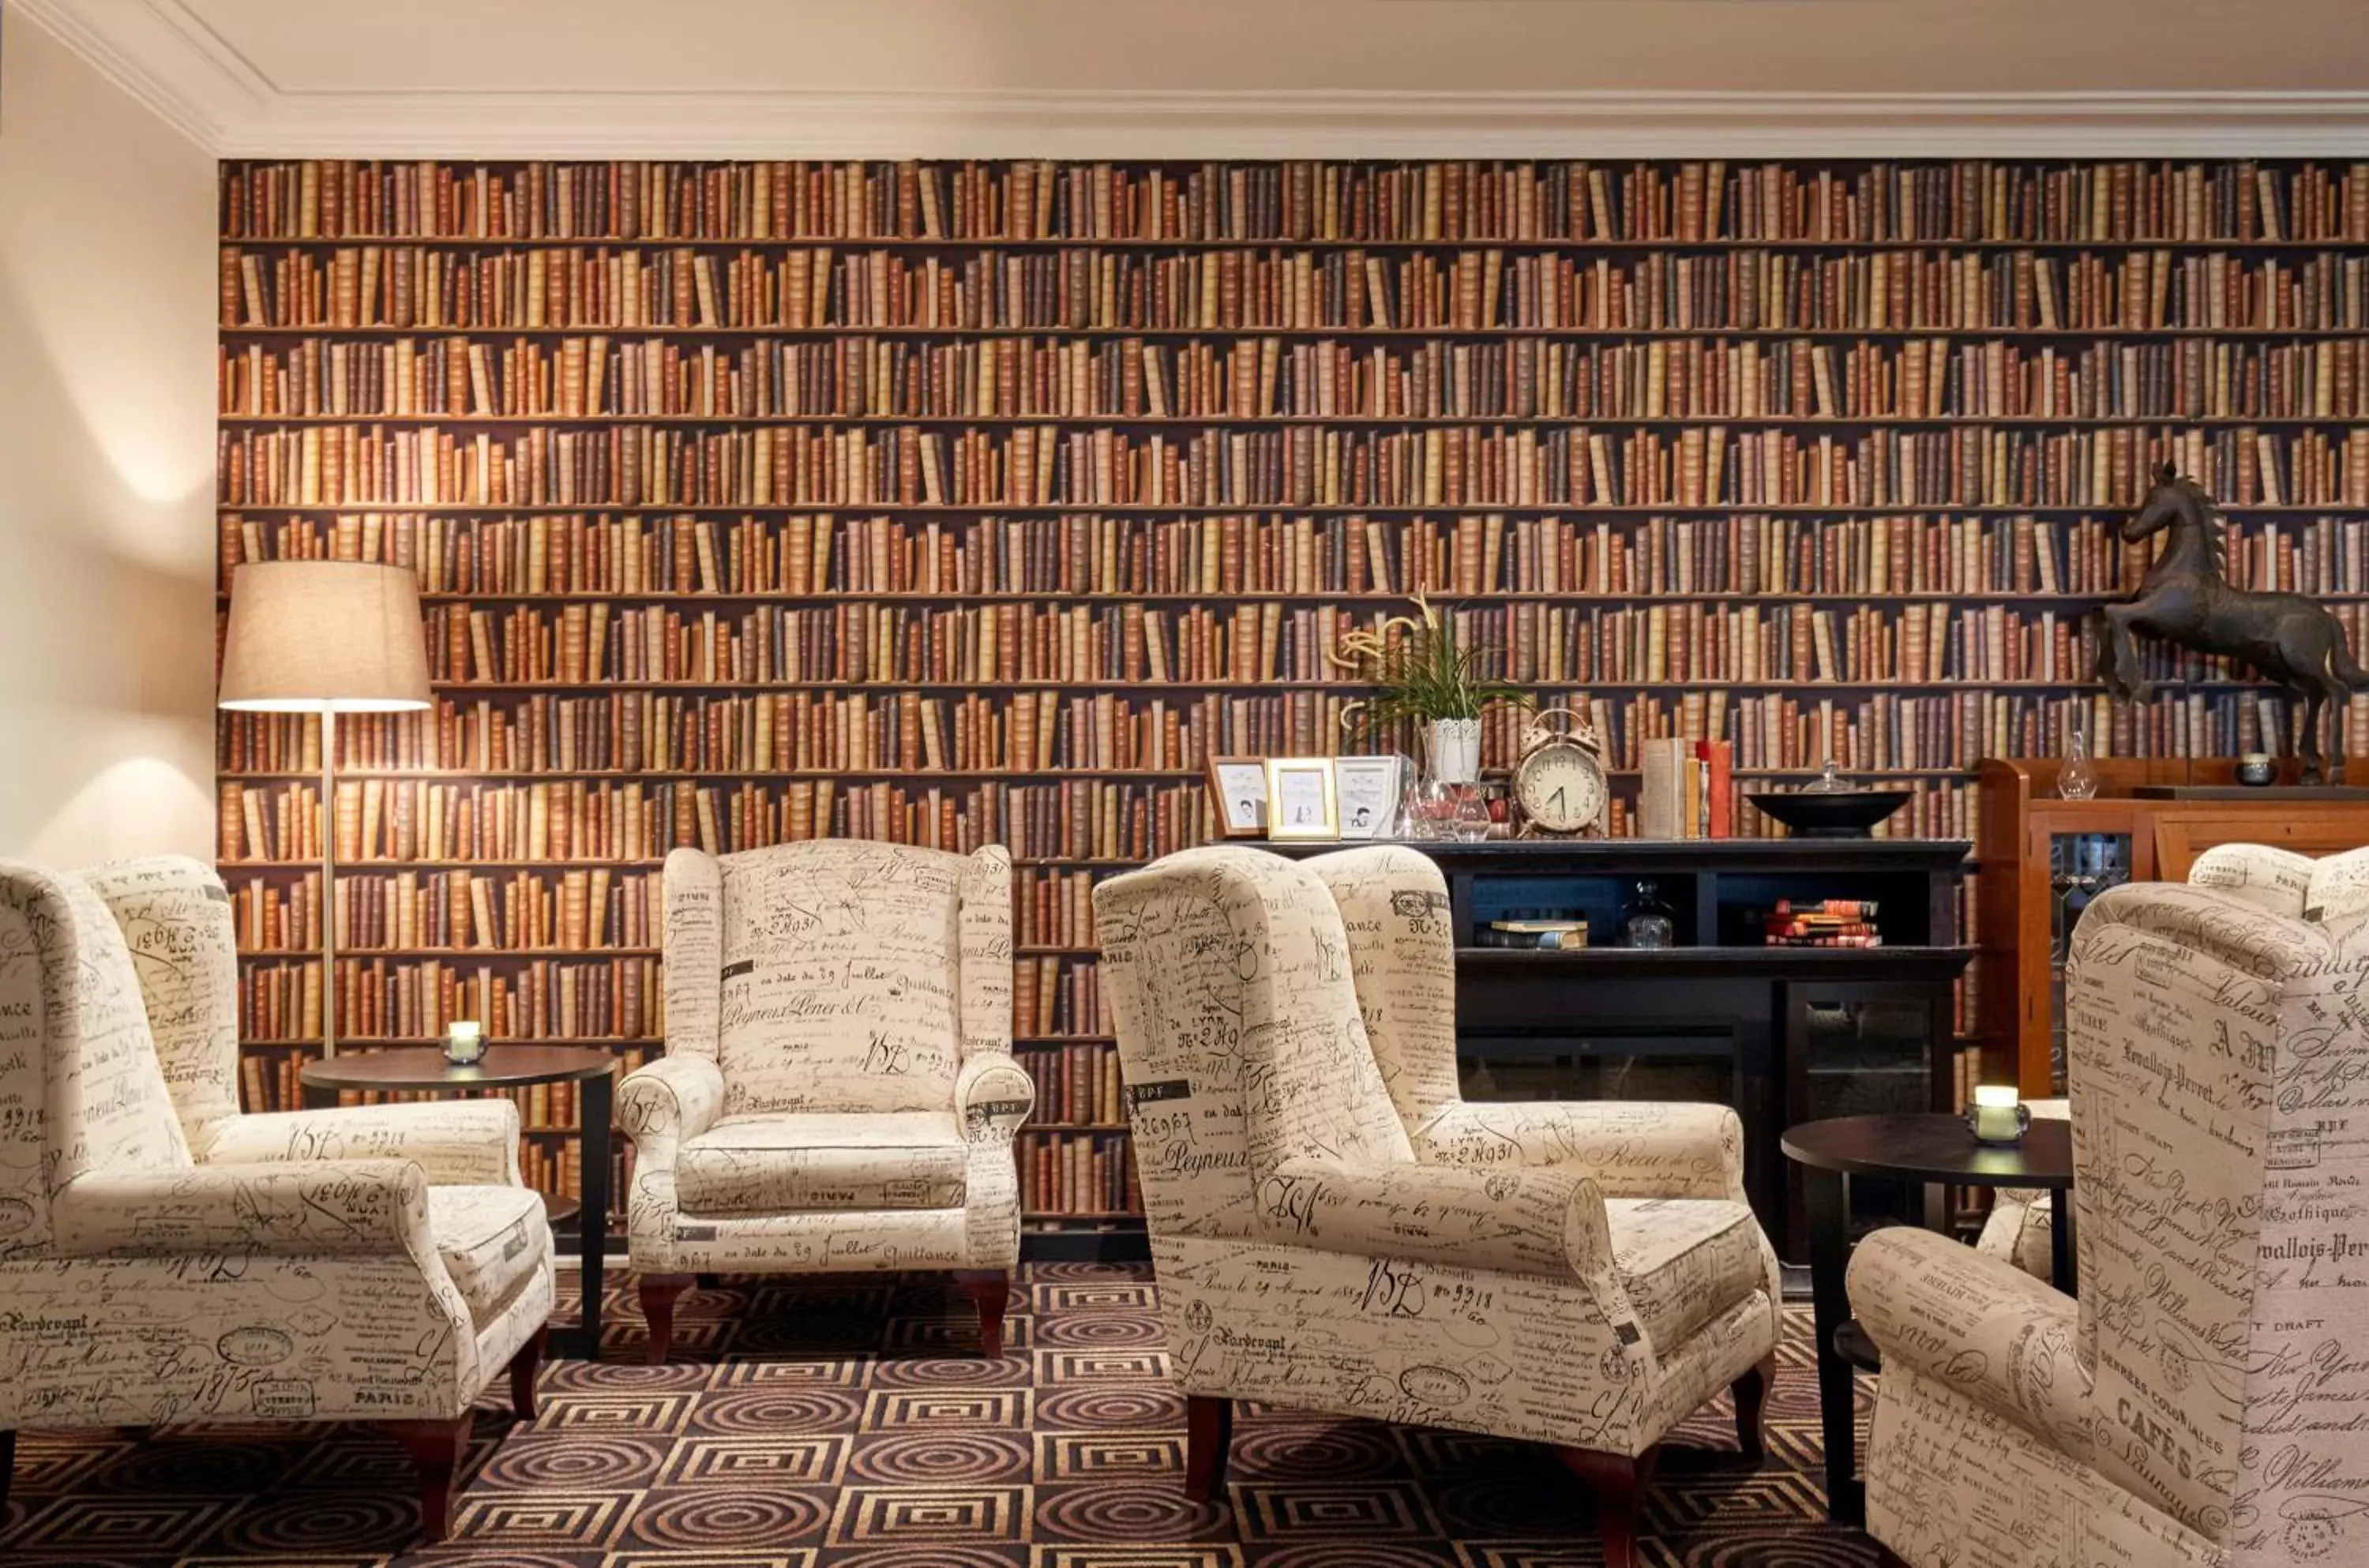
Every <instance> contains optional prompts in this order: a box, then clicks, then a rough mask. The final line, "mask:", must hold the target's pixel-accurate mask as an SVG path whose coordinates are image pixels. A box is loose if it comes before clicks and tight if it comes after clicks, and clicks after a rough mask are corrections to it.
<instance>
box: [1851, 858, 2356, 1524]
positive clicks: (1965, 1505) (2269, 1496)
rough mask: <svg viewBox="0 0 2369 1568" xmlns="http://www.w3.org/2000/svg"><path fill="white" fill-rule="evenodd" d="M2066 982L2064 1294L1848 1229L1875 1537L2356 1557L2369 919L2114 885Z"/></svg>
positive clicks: (1936, 1247) (1989, 1265) (1906, 1240)
mask: <svg viewBox="0 0 2369 1568" xmlns="http://www.w3.org/2000/svg"><path fill="white" fill-rule="evenodd" d="M2066 991H2067V995H2066V1024H2067V1049H2068V1060H2067V1068H2068V1078H2069V1086H2070V1088H2071V1091H2072V1093H2071V1100H2072V1107H2071V1108H2072V1123H2073V1152H2074V1167H2075V1171H2076V1182H2075V1185H2074V1189H2073V1200H2074V1202H2075V1204H2076V1205H2077V1217H2078V1224H2077V1229H2076V1237H2075V1244H2076V1246H2077V1249H2078V1253H2079V1269H2080V1288H2081V1295H2080V1299H2079V1300H2078V1301H2075V1300H2073V1299H2070V1298H2068V1297H2066V1296H2063V1295H2060V1294H2059V1293H2057V1292H2056V1291H2055V1290H2054V1289H2052V1288H2049V1287H2048V1286H2046V1285H2044V1284H2043V1283H2041V1282H2040V1281H2039V1280H2037V1279H2034V1278H2032V1277H2031V1276H2029V1275H2028V1274H2026V1273H2024V1272H2022V1271H2021V1270H2019V1269H2017V1268H2015V1267H2014V1266H2012V1265H2010V1264H2009V1263H2008V1262H2007V1261H2005V1260H2003V1259H2000V1258H1997V1257H1993V1256H1989V1255H1986V1254H1985V1253H1980V1252H1977V1251H1975V1250H1974V1249H1972V1248H1966V1247H1961V1246H1958V1245H1956V1244H1955V1243H1953V1242H1949V1241H1947V1240H1944V1239H1943V1238H1941V1237H1939V1236H1935V1235H1931V1234H1928V1233H1926V1232H1924V1231H1920V1230H1905V1229H1903V1230H1881V1231H1878V1232H1876V1233H1875V1234H1874V1235H1872V1236H1871V1237H1869V1238H1868V1239H1867V1240H1865V1241H1864V1242H1861V1243H1860V1246H1859V1248H1858V1251H1857V1252H1856V1253H1855V1254H1854V1256H1853V1257H1852V1260H1851V1265H1850V1273H1849V1288H1850V1299H1851V1306H1852V1309H1853V1310H1854V1311H1855V1312H1856V1314H1857V1315H1858V1318H1859V1321H1860V1323H1861V1324H1862V1325H1863V1326H1864V1327H1865V1329H1866V1330H1867V1332H1868V1333H1869V1334H1870V1336H1871V1338H1872V1339H1873V1341H1874V1343H1875V1345H1877V1347H1878V1348H1879V1349H1880V1350H1881V1351H1882V1353H1883V1373H1882V1376H1881V1379H1880V1380H1879V1383H1878V1388H1877V1400H1876V1413H1875V1421H1874V1426H1873V1430H1872V1433H1871V1441H1870V1445H1869V1450H1868V1456H1867V1471H1866V1474H1867V1516H1868V1528H1869V1529H1870V1531H1871V1533H1872V1534H1873V1535H1874V1536H1875V1537H1876V1539H1878V1540H1880V1541H1882V1542H1883V1544H1884V1545H1885V1546H1886V1547H1887V1548H1888V1549H1889V1550H1890V1551H1892V1552H1894V1554H1896V1556H1897V1557H1898V1558H1899V1559H1901V1560H1903V1561H1905V1562H1908V1563H1909V1564H1911V1565H1912V1568H1950V1565H1955V1564H1963V1563H1969V1562H2019V1563H2020V1562H2034V1563H2037V1562H2048V1563H2051V1564H2056V1563H2062V1564H2065V1565H2066V1568H2103V1565H2108V1564H2112V1565H2115V1568H2121V1565H2123V1564H2132V1565H2137V1564H2148V1565H2154V1564H2159V1563H2160V1564H2182V1563H2191V1564H2205V1563H2210V1564H2213V1565H2215V1568H2251V1565H2254V1564H2264V1565H2271V1564H2276V1565H2280V1568H2289V1565H2295V1564H2302V1563H2306V1562H2323V1563H2338V1562H2362V1561H2363V1560H2364V1559H2369V1503H2364V1501H2363V1499H2364V1498H2369V1436H2364V1434H2363V1432H2362V1430H2361V1422H2360V1419H2359V1413H2360V1411H2361V1410H2363V1408H2364V1407H2369V1356H2364V1354H2363V1348H2362V1339H2363V1326H2364V1323H2369V1266H2364V1265H2363V1256H2364V1243H2363V1241H2362V1240H2361V1238H2363V1237H2364V1236H2369V1082H2364V1078H2363V1071H2362V1063H2363V1058H2364V1048H2365V1047H2369V1038H2365V1037H2364V1033H2363V1004H2364V1001H2369V921H2363V919H2362V918H2361V917H2359V916H2357V915H2356V916H2351V917H2347V918H2345V919H2344V920H2341V921H2337V922H2333V923H2327V924H2322V923H2315V922H2309V921H2302V920H2297V919H2293V918H2290V917H2288V916H2286V915H2283V914H2280V913H2277V912H2274V911H2272V910H2269V909H2266V908H2264V907H2262V905H2261V904H2260V902H2259V901H2253V900H2249V899H2246V898H2241V897H2238V896H2237V895H2235V894H2232V893H2229V892H2226V891H2222V890H2216V889H2211V888H2205V887H2179V886H2168V885H2162V884H2136V885H2133V886H2130V887H2118V888H2115V889H2113V890H2112V891H2111V892H2108V893H2106V894H2105V895H2103V896H2102V897H2100V898H2099V899H2098V900H2097V901H2096V902H2095V903H2093V904H2091V905H2090V906H2089V910H2088V911H2087V912H2086V913H2085V914H2084V915H2083V916H2082V919H2081V923H2080V925H2079V927H2078V928H2077V930H2076V932H2075V934H2074V940H2073V953H2072V963H2071V968H2070V974H2069V977H2068V979H2067V985H2066Z"/></svg>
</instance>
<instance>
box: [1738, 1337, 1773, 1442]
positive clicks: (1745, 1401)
mask: <svg viewBox="0 0 2369 1568" xmlns="http://www.w3.org/2000/svg"><path fill="white" fill-rule="evenodd" d="M1776 1386H1777V1357H1776V1356H1773V1355H1772V1356H1769V1357H1768V1360H1766V1361H1763V1362H1762V1363H1761V1364H1760V1365H1759V1366H1757V1367H1755V1368H1752V1370H1751V1371H1749V1372H1746V1373H1745V1374H1744V1376H1742V1377H1741V1378H1738V1379H1735V1384H1734V1394H1735V1446H1736V1447H1737V1448H1741V1449H1743V1450H1744V1457H1745V1459H1749V1460H1751V1461H1752V1462H1753V1463H1754V1464H1758V1463H1759V1462H1760V1461H1761V1460H1762V1459H1767V1458H1768V1428H1767V1425H1766V1421H1765V1417H1766V1414H1767V1412H1768V1391H1769V1390H1770V1389H1772V1388H1775V1387H1776Z"/></svg>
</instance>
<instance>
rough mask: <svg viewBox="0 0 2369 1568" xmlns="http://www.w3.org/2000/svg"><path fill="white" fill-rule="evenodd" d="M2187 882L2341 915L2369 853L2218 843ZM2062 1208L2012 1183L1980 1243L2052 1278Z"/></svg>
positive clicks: (2045, 1106)
mask: <svg viewBox="0 0 2369 1568" xmlns="http://www.w3.org/2000/svg"><path fill="white" fill-rule="evenodd" d="M2188 885H2189V886H2190V887H2213V888H2217V889H2219V890H2220V891H2221V892H2224V893H2226V894H2228V895H2229V896H2230V897H2232V898H2238V899H2241V900H2243V901H2244V902H2246V903H2248V904H2251V905H2253V906H2254V907H2256V908H2257V909H2261V910H2268V911H2270V912H2271V913H2272V914H2274V915H2279V916H2281V917H2283V918H2284V919H2287V920H2314V921H2318V920H2341V919H2343V918H2345V917H2347V916H2349V915H2354V914H2359V913H2361V912H2363V910H2369V855H2363V854H2362V853H2358V852H2355V853H2348V854H2342V855H2331V856H2329V857H2326V858H2324V859H2320V858H2315V857H2313V856H2311V855H2307V854H2297V853H2295V851H2293V850H2290V849H2282V848H2280V847H2279V846H2278V845H2276V844H2216V845H2215V846H2214V847H2213V848H2211V849H2208V850H2206V851H2205V852H2204V853H2202V854H2200V855H2198V856H2197V857H2196V859H2195V861H2194V863H2193V864H2191V865H2190V866H2189V868H2188ZM2030 1104H2031V1114H2032V1116H2034V1117H2035V1118H2037V1119H2039V1120H2043V1121H2060V1122H2061V1121H2063V1120H2065V1119H2066V1117H2067V1116H2070V1115H2071V1114H2072V1107H2071V1103H2070V1102H2069V1101H2067V1100H2066V1099H2064V1098H2063V1097H2061V1096H2060V1097H2058V1098H2055V1099H2050V1100H2033V1101H2031V1103H2030ZM2054 1215H2055V1209H2054V1207H2053V1205H2052V1204H2051V1202H2050V1197H2049V1195H2048V1194H2047V1193H2045V1192H2043V1191H2041V1190H2039V1189H2038V1188H2026V1187H2006V1188H2002V1189H2001V1190H2000V1191H1999V1192H1998V1193H1997V1195H1996V1196H1994V1198H1993V1200H1992V1203H1991V1211H1990V1214H1989V1216H1988V1217H1987V1218H1986V1219H1985V1220H1984V1222H1983V1230H1982V1235H1981V1237H1980V1239H1979V1240H1977V1241H1976V1242H1975V1243H1974V1244H1975V1245H1976V1246H1977V1247H1979V1248H1981V1249H1982V1250H1983V1251H1984V1252H1986V1253H1991V1254H1992V1255H1993V1256H1995V1257H2003V1258H2006V1259H2007V1260H2008V1261H2009V1262H2010V1263H2012V1264H2014V1265H2016V1266H2017V1267H2018V1268H2020V1269H2021V1270H2023V1271H2024V1272H2025V1273H2026V1274H2029V1275H2031V1276H2033V1277H2035V1278H2039V1279H2046V1278H2048V1277H2049V1275H2050V1272H2051V1267H2050V1265H2051V1261H2052V1259H2053V1258H2054V1255H2055V1254H2054V1231H2055V1228H2056V1226H2055V1219H2054Z"/></svg>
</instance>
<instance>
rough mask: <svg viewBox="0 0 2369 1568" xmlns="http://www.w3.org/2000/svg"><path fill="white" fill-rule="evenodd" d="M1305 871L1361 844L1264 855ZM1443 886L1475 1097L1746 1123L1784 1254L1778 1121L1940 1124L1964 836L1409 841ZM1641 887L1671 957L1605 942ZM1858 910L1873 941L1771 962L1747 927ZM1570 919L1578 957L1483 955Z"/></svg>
mask: <svg viewBox="0 0 2369 1568" xmlns="http://www.w3.org/2000/svg"><path fill="white" fill-rule="evenodd" d="M1263 847H1265V848H1266V849H1269V850H1271V851H1273V852H1274V853H1277V854H1284V855H1289V856H1291V857H1293V858H1295V859H1305V858H1308V857H1310V856H1311V855H1317V854H1323V853H1331V852H1333V851H1335V850H1339V849H1343V848H1347V847H1353V846H1346V845H1341V844H1267V845H1265V846H1263ZM1409 847H1410V848H1413V849H1415V850H1418V851H1420V852H1422V853H1425V854H1427V855H1429V856H1430V857H1431V858H1432V859H1433V860H1434V861H1436V862H1437V863H1438V865H1439V868H1440V870H1441V871H1442V872H1443V873H1444V874H1445V875H1446V876H1447V878H1448V895H1449V898H1450V900H1451V903H1452V916H1453V919H1454V921H1455V927H1456V930H1457V932H1458V946H1457V965H1456V980H1457V1002H1456V1014H1457V1034H1458V1049H1459V1058H1460V1060H1461V1067H1462V1076H1463V1080H1464V1087H1465V1093H1466V1095H1467V1097H1469V1098H1472V1099H1546V1098H1571V1099H1631V1100H1659V1099H1677V1100H1712V1101H1717V1102H1719V1103H1722V1104H1730V1105H1733V1106H1734V1107H1735V1109H1736V1111H1737V1112H1738V1114H1740V1115H1741V1116H1743V1118H1744V1129H1745V1182H1746V1185H1747V1186H1748V1187H1749V1188H1750V1190H1751V1193H1752V1197H1753V1204H1754V1207H1755V1208H1756V1209H1757V1210H1758V1212H1759V1214H1760V1217H1761V1220H1762V1223H1763V1224H1765V1225H1766V1226H1767V1227H1768V1231H1769V1234H1770V1235H1771V1236H1775V1237H1780V1238H1781V1241H1780V1248H1781V1250H1782V1251H1783V1252H1784V1253H1785V1255H1786V1256H1787V1257H1788V1258H1791V1259H1794V1260H1796V1261H1798V1260H1800V1259H1801V1258H1802V1257H1803V1256H1805V1255H1806V1251H1807V1242H1806V1238H1805V1236H1804V1234H1803V1230H1802V1218H1801V1204H1800V1198H1799V1195H1798V1193H1797V1192H1795V1191H1793V1190H1792V1186H1793V1183H1792V1180H1791V1172H1789V1170H1788V1168H1787V1167H1786V1165H1785V1162H1784V1161H1783V1158H1782V1156H1781V1155H1780V1152H1779V1150H1778V1146H1777V1140H1778V1138H1779V1135H1780V1133H1781V1132H1782V1131H1783V1130H1784V1128H1785V1127H1788V1126H1790V1125H1791V1124H1792V1123H1795V1122H1799V1121H1805V1120H1810V1119H1814V1118H1816V1117H1820V1116H1845V1115H1850V1114H1854V1113H1857V1112H1862V1111H1883V1110H1910V1111H1921V1110H1948V1109H1951V1108H1953V1107H1952V1105H1951V1099H1952V1097H1953V1095H1954V1093H1955V1086H1954V1083H1953V1080H1952V1074H1951V1067H1952V1062H1953V1057H1954V1052H1955V1049H1956V1042H1955V1027H1954V1000H1953V988H1954V984H1955V982H1956V980H1957V979H1958V977H1959V975H1960V973H1961V971H1963V969H1964V967H1965V966H1966V964H1967V961H1968V960H1969V958H1970V957H1971V956H1972V955H1973V950H1972V949H1971V948H1970V947H1967V946H1965V945H1963V944H1962V943H1961V941H1960V934H1959V932H1958V921H1957V910H1958V884H1959V881H1960V879H1961V878H1962V877H1963V876H1964V875H1965V874H1966V871H1967V869H1968V867H1967V862H1966V852H1967V848H1968V845H1967V844H1966V843H1965V842H1964V841H1962V840H1903V839H1864V840H1823V841H1821V840H1806V839H1724V840H1721V839H1712V840H1684V841H1652V840H1636V839H1617V840H1580V841H1488V842H1482V843H1476V844H1448V843H1418V844H1413V845H1410V846H1409ZM1641 880H1647V881H1651V882H1653V883H1654V885H1655V887H1656V890H1657V891H1658V893H1659V895H1660V898H1661V901H1662V902H1663V903H1664V904H1665V905H1666V906H1667V907H1668V909H1669V910H1670V911H1671V914H1672V917H1673V925H1674V927H1675V935H1676V944H1675V945H1673V946H1671V947H1668V948H1664V949H1658V950H1642V951H1641V950H1633V949H1629V948H1624V947H1621V946H1619V945H1617V944H1618V943H1619V938H1620V920H1621V913H1622V910H1624V908H1625V907H1626V906H1627V905H1628V904H1629V902H1630V900H1631V897H1632V894H1633V892H1634V889H1635V886H1636V884H1637V883H1638V882H1639V881H1641ZM1780 898H1793V899H1804V898H1872V899H1874V900H1876V901H1877V904H1878V909H1879V914H1878V924H1879V925H1880V927H1881V929H1882V931H1883V942H1884V945H1883V946H1881V947H1875V948H1839V947H1838V948H1772V947H1768V946H1765V945H1762V944H1761V937H1760V933H1759V931H1758V929H1757V927H1756V926H1754V925H1753V924H1752V923H1751V922H1750V921H1749V920H1748V919H1747V916H1748V915H1749V913H1750V912H1751V911H1754V910H1765V909H1767V908H1768V907H1770V906H1771V905H1773V904H1774V903H1775V902H1776V900H1778V899H1780ZM1524 910H1555V911H1566V910H1574V911H1584V912H1585V914H1586V916H1587V919H1588V922H1589V937H1590V942H1591V945H1590V946H1588V947H1585V948H1583V949H1578V950H1573V951H1561V952H1555V951H1549V952H1540V951H1523V950H1507V949H1504V948H1498V947H1488V946H1482V945H1480V944H1479V942H1478V940H1477V933H1479V932H1480V931H1481V930H1482V929H1483V928H1484V927H1485V926H1486V925H1487V923H1488V921H1491V920H1492V919H1494V918H1501V917H1503V916H1505V915H1506V914H1507V913H1509V912H1513V911H1524ZM1860 1187H1861V1188H1862V1189H1863V1190H1858V1189H1855V1191H1854V1205H1855V1207H1856V1208H1858V1209H1859V1210H1860V1215H1859V1218H1860V1220H1861V1222H1862V1223H1872V1222H1876V1221H1879V1220H1887V1219H1923V1218H1924V1216H1923V1213H1922V1211H1921V1208H1919V1209H1917V1210H1916V1211H1914V1212H1912V1209H1911V1206H1912V1205H1917V1204H1920V1203H1921V1202H1922V1199H1921V1197H1920V1196H1918V1195H1917V1194H1915V1193H1913V1192H1912V1191H1911V1190H1909V1189H1905V1188H1900V1189H1889V1188H1886V1187H1884V1186H1883V1185H1880V1184H1861V1185H1860Z"/></svg>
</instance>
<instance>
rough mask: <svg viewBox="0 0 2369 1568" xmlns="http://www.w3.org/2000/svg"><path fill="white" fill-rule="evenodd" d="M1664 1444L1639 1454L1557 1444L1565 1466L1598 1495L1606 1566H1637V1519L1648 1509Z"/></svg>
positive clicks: (1557, 1450) (1630, 1567)
mask: <svg viewBox="0 0 2369 1568" xmlns="http://www.w3.org/2000/svg"><path fill="white" fill-rule="evenodd" d="M1661 1453H1662V1450H1661V1447H1660V1445H1659V1444H1656V1445H1655V1446H1654V1447H1653V1448H1648V1449H1646V1450H1645V1451H1644V1452H1643V1453H1642V1454H1639V1455H1638V1456H1637V1457H1636V1458H1634V1459H1631V1458H1630V1457H1629V1456H1628V1455H1626V1454H1607V1453H1602V1452H1599V1451H1597V1450H1596V1449H1594V1448H1557V1449H1556V1450H1555V1457H1556V1458H1557V1459H1561V1460H1562V1465H1563V1468H1564V1469H1565V1470H1567V1471H1571V1473H1572V1474H1573V1475H1574V1476H1576V1477H1578V1478H1579V1482H1580V1484H1581V1485H1583V1486H1585V1487H1586V1488H1587V1491H1588V1494H1589V1495H1590V1496H1592V1497H1594V1498H1595V1499H1596V1528H1598V1529H1599V1530H1601V1531H1602V1533H1603V1536H1604V1568H1636V1564H1637V1520H1638V1516H1640V1515H1642V1513H1643V1512H1644V1511H1645V1508H1644V1505H1645V1487H1646V1485H1647V1484H1648V1483H1649V1482H1651V1481H1652V1480H1653V1478H1654V1460H1655V1459H1659V1458H1661Z"/></svg>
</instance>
